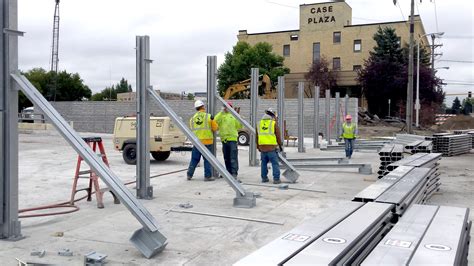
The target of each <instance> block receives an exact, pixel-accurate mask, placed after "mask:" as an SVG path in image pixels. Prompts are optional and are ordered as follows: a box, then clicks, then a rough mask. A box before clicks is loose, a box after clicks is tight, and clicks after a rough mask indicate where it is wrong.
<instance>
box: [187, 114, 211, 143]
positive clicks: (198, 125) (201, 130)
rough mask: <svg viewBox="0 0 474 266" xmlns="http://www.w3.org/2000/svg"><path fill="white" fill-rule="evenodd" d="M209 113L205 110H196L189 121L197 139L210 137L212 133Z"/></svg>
mask: <svg viewBox="0 0 474 266" xmlns="http://www.w3.org/2000/svg"><path fill="white" fill-rule="evenodd" d="M210 118H211V115H210V114H208V113H205V112H197V113H196V114H194V116H193V117H192V118H191V120H190V121H189V125H190V127H191V130H192V131H193V132H194V134H195V135H196V137H198V139H200V140H203V139H212V138H213V137H214V135H213V134H212V130H211V125H210V124H209V119H210Z"/></svg>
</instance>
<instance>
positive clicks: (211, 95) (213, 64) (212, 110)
mask: <svg viewBox="0 0 474 266" xmlns="http://www.w3.org/2000/svg"><path fill="white" fill-rule="evenodd" d="M216 73H217V56H215V55H213V56H208V57H207V112H208V113H209V114H211V115H212V116H213V117H214V116H216V94H217V79H216ZM212 136H213V139H214V141H213V142H212V148H211V152H212V154H214V156H215V155H216V144H217V143H216V132H212ZM211 171H212V176H214V177H217V176H218V174H217V171H216V169H215V168H214V167H212V168H211Z"/></svg>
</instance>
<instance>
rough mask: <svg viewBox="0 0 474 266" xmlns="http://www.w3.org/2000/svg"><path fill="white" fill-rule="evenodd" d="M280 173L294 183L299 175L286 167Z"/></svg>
mask: <svg viewBox="0 0 474 266" xmlns="http://www.w3.org/2000/svg"><path fill="white" fill-rule="evenodd" d="M282 175H283V176H284V177H285V178H286V179H287V180H288V181H290V182H291V183H296V180H298V177H299V176H300V174H299V173H298V172H296V171H293V170H292V169H290V168H288V169H286V170H285V172H283V174H282Z"/></svg>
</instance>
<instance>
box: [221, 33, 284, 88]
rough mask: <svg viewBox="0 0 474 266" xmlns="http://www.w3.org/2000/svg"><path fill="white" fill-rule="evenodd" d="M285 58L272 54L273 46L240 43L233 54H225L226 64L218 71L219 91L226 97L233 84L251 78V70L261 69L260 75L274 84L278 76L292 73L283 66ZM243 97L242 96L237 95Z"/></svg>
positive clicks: (234, 48) (261, 43)
mask: <svg viewBox="0 0 474 266" xmlns="http://www.w3.org/2000/svg"><path fill="white" fill-rule="evenodd" d="M283 61H284V58H283V57H282V56H279V55H277V54H274V53H272V46H271V45H270V44H268V43H265V42H260V43H257V44H255V45H254V46H251V45H250V44H248V43H246V42H238V43H237V44H236V45H235V46H234V47H233V49H232V52H227V53H226V54H225V60H224V63H223V64H222V65H221V66H219V69H218V71H217V78H218V91H219V93H220V94H221V95H224V93H225V90H226V89H227V88H228V87H229V86H230V85H232V84H235V83H237V82H239V81H242V80H246V79H248V78H250V69H251V68H259V73H260V74H262V75H263V74H267V75H268V76H269V77H270V79H271V80H272V82H275V81H276V80H277V78H278V76H283V75H285V74H288V73H290V69H289V68H287V67H285V66H284V65H283ZM236 96H237V97H242V95H241V94H240V95H236Z"/></svg>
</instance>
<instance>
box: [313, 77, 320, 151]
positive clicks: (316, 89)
mask: <svg viewBox="0 0 474 266" xmlns="http://www.w3.org/2000/svg"><path fill="white" fill-rule="evenodd" d="M319 94H320V88H319V86H314V107H313V119H314V122H313V148H314V149H317V148H319V128H320V126H319Z"/></svg>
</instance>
